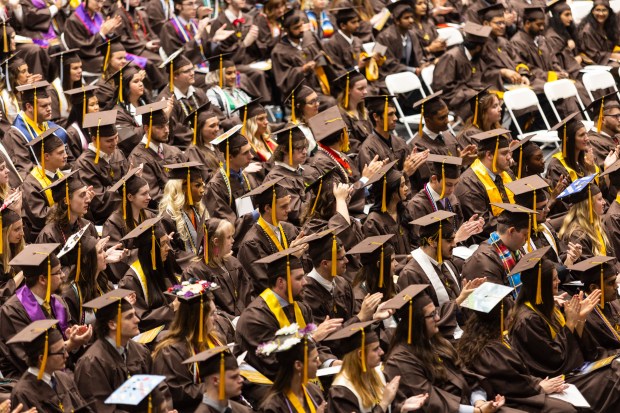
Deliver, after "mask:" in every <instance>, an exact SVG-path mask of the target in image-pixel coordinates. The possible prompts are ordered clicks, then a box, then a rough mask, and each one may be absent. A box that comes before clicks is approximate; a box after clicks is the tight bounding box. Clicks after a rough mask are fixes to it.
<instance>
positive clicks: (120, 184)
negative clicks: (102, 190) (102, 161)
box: [108, 167, 140, 221]
mask: <svg viewBox="0 0 620 413" xmlns="http://www.w3.org/2000/svg"><path fill="white" fill-rule="evenodd" d="M139 170H140V167H137V168H132V169H130V170H129V172H127V173H126V174H125V175H124V176H123V177H122V178H121V179H119V180H118V181H116V183H115V184H114V185H112V186H111V187H110V188H109V189H108V191H109V192H119V190H120V195H121V197H122V198H123V201H122V202H123V221H125V220H126V219H127V183H128V182H129V181H130V180H131V178H133V177H134V176H136V173H137V172H138V171H139Z"/></svg>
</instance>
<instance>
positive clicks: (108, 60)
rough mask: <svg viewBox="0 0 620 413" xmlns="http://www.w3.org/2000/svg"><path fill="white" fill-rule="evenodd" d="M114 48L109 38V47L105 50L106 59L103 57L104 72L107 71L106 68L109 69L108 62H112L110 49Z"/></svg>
mask: <svg viewBox="0 0 620 413" xmlns="http://www.w3.org/2000/svg"><path fill="white" fill-rule="evenodd" d="M111 50H112V45H111V44H110V41H109V40H108V48H107V50H106V52H105V59H103V72H104V73H105V71H106V70H108V63H110V51H111Z"/></svg>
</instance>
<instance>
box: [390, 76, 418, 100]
mask: <svg viewBox="0 0 620 413" xmlns="http://www.w3.org/2000/svg"><path fill="white" fill-rule="evenodd" d="M385 87H387V89H388V91H389V92H390V94H391V95H394V94H398V93H409V92H411V91H414V90H420V92H421V93H422V96H424V97H426V96H425V95H424V89H423V88H422V83H420V78H419V77H417V76H416V74H415V73H413V72H400V73H394V74H393V75H387V76H386V77H385Z"/></svg>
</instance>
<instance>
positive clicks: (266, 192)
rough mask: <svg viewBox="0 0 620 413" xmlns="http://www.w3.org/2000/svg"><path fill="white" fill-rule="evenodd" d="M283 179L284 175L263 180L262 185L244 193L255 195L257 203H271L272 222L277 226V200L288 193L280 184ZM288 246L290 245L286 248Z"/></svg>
mask: <svg viewBox="0 0 620 413" xmlns="http://www.w3.org/2000/svg"><path fill="white" fill-rule="evenodd" d="M282 179H284V177H283V176H281V177H278V178H275V179H271V180H269V181H267V182H263V183H262V184H261V185H259V186H257V187H256V188H254V189H252V190H251V191H250V192H248V193H246V194H244V195H243V197H246V196H251V197H254V203H255V205H267V204H271V223H272V225H276V226H277V225H278V219H277V217H276V202H277V200H278V199H279V198H283V197H285V196H287V195H288V192H287V191H286V189H284V188H283V187H282V186H281V185H278V183H279V182H280V181H281V180H282ZM283 239H284V237H283ZM287 247H288V246H286V247H285V248H287Z"/></svg>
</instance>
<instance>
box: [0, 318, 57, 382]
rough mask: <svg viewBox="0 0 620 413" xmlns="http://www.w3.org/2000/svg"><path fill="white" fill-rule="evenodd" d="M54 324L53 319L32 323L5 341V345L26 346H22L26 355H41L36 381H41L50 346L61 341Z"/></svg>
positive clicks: (55, 322)
mask: <svg viewBox="0 0 620 413" xmlns="http://www.w3.org/2000/svg"><path fill="white" fill-rule="evenodd" d="M56 324H58V320H54V319H51V320H48V319H46V320H37V321H33V322H32V323H30V324H28V325H27V326H26V327H24V329H23V330H21V331H20V332H18V333H17V334H15V335H14V336H13V337H11V339H10V340H9V341H7V344H13V343H24V344H28V345H27V346H24V348H25V350H26V353H27V354H28V355H34V356H38V355H41V353H43V358H42V360H41V366H40V367H39V374H38V375H37V380H41V379H42V378H43V374H44V373H45V366H46V365H47V357H48V354H49V347H50V345H52V344H54V343H57V342H59V341H61V340H63V337H62V334H61V333H60V331H59V330H58V329H57V328H56Z"/></svg>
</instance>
